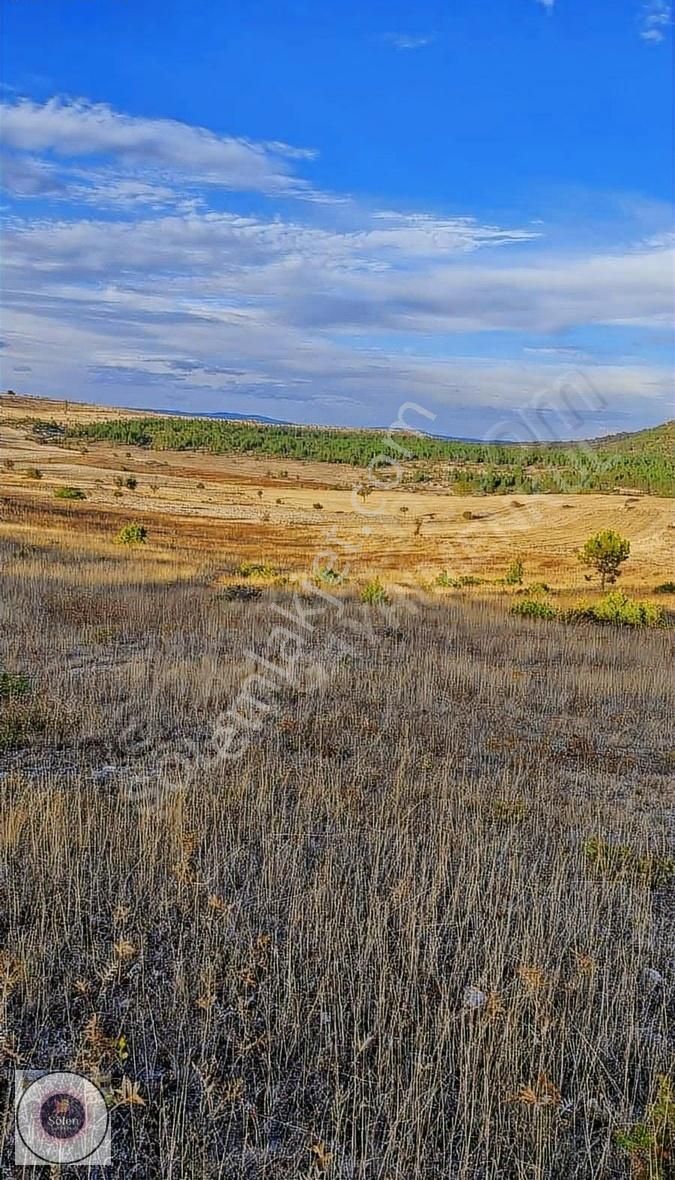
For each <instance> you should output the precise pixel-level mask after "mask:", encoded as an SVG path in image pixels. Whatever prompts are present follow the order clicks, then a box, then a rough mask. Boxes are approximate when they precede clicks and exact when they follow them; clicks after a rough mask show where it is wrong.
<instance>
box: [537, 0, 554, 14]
mask: <svg viewBox="0 0 675 1180" xmlns="http://www.w3.org/2000/svg"><path fill="white" fill-rule="evenodd" d="M537 4H541V6H542V8H545V9H546V10H547V12H553V9H554V8H555V0H537Z"/></svg>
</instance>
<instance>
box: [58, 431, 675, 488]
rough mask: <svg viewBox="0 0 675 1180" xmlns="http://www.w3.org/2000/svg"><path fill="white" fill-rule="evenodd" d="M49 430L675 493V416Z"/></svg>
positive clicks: (432, 473)
mask: <svg viewBox="0 0 675 1180" xmlns="http://www.w3.org/2000/svg"><path fill="white" fill-rule="evenodd" d="M34 430H35V431H36V432H38V433H42V434H45V433H46V432H49V433H50V434H51V437H52V438H54V436H55V435H60V436H61V437H62V438H63V439H64V441H65V440H66V439H72V440H79V441H82V442H84V441H90V442H97V441H99V442H111V443H117V444H123V445H128V446H131V445H134V446H141V447H148V448H152V449H154V450H179V451H197V450H198V451H206V452H209V453H211V454H228V453H233V452H236V453H240V454H247V455H260V456H265V457H268V458H270V459H278V460H280V459H304V460H313V461H318V462H329V463H348V464H352V465H354V466H358V467H366V466H368V465H369V464H370V463H371V462H373V461H375V460H377V457H378V456H386V457H387V459H388V460H389V461H391V460H395V461H402V462H403V463H404V464H407V473H406V479H407V480H408V481H410V482H425V481H433V482H439V481H440V482H443V483H449V484H450V485H452V486H453V487H454V489H455V490H456V491H457V492H458V493H463V494H470V493H473V492H477V493H495V492H496V493H499V492H504V493H509V492H520V493H522V494H528V493H531V492H554V491H561V492H565V493H571V492H583V491H640V492H648V493H651V494H653V495H661V496H673V495H675V454H674V445H673V444H674V443H675V422H668V423H665V424H664V425H663V426H658V427H655V428H653V429H650V430H642V431H640V432H638V433H635V434H626V435H615V436H612V437H610V438H607V439H596V440H591V441H589V442H576V443H561V444H558V445H539V444H533V445H526V444H518V443H476V442H462V441H461V440H452V439H443V438H438V437H433V436H431V435H416V434H409V433H405V432H399V431H396V432H394V433H389V434H387V433H386V432H384V431H378V430H335V429H325V428H319V427H304V426H285V425H266V424H262V423H256V422H238V421H228V420H222V419H221V420H214V419H208V418H183V417H180V418H169V417H162V418H157V417H154V418H153V417H148V418H142V417H135V418H121V419H118V420H113V421H101V422H87V423H82V424H78V425H73V426H71V427H68V426H63V425H58V424H56V423H54V424H46V423H35V424H34Z"/></svg>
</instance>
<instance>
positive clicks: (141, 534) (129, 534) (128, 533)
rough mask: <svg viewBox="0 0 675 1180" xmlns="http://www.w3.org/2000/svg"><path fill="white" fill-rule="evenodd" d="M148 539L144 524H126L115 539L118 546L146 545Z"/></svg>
mask: <svg viewBox="0 0 675 1180" xmlns="http://www.w3.org/2000/svg"><path fill="white" fill-rule="evenodd" d="M147 539H148V530H147V529H146V527H145V525H144V524H125V526H124V528H122V529H120V531H119V533H118V534H117V536H116V537H115V542H116V543H117V544H118V545H144V544H145V542H146V541H147Z"/></svg>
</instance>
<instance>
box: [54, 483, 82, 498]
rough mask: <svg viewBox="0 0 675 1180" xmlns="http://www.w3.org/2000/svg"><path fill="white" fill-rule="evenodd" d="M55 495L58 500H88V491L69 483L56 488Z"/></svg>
mask: <svg viewBox="0 0 675 1180" xmlns="http://www.w3.org/2000/svg"><path fill="white" fill-rule="evenodd" d="M54 495H55V496H56V499H57V500H86V498H87V493H86V492H84V491H83V490H82V488H73V487H70V486H69V485H68V484H62V485H61V487H59V488H54Z"/></svg>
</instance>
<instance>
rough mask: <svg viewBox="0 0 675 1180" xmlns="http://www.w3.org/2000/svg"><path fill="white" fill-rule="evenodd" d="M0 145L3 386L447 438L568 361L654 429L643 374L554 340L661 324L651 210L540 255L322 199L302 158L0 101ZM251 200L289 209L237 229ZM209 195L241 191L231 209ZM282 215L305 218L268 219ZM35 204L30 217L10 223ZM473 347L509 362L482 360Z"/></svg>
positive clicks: (659, 398) (484, 232) (68, 106)
mask: <svg viewBox="0 0 675 1180" xmlns="http://www.w3.org/2000/svg"><path fill="white" fill-rule="evenodd" d="M7 114H9V118H8V117H7ZM4 126H5V129H6V134H5V143H6V145H7V152H8V159H7V165H6V167H5V182H6V185H7V188H8V189H9V190H10V192H11V193H13V195H14V197H15V202H14V205H13V206H12V208H13V210H14V212H13V213H12V214H11V215H10V216H9V217H8V218H6V224H5V232H4V268H5V306H6V314H5V318H4V322H3V329H4V332H5V335H6V338H7V341H8V347H7V348H6V349H5V353H6V358H7V366H8V374H9V373H12V372H15V373H16V372H22V371H26V370H28V369H31V370H32V371H31V374H30V381H31V389H32V390H33V391H35V392H43V393H54V392H56V391H58V390H66V389H67V390H69V391H70V392H71V393H72V394H73V395H74V396H78V395H79V396H81V397H87V396H88V397H91V396H93V395H94V394H95V393H96V391H97V390H98V394H97V396H98V400H101V401H103V400H108V401H110V400H115V399H116V398H117V400H119V397H120V396H123V400H125V399H126V400H127V401H128V402H132V403H135V404H137V405H142V404H148V403H150V404H152V402H153V401H154V402H155V404H161V405H167V404H176V405H180V406H182V407H183V408H190V407H192V408H197V409H218V408H221V407H222V399H223V398H226V399H227V401H228V404H229V405H230V406H231V408H234V409H246V407H247V404H250V402H251V401H253V400H255V402H256V404H255V409H257V410H259V411H261V412H263V413H270V414H272V415H273V416H287V417H291V418H293V417H296V418H299V419H301V420H302V419H304V420H312V419H314V420H319V419H324V420H325V419H326V418H328V419H329V420H330V418H331V415H334V417H333V419H332V420H339V417H338V416H339V415H340V414H342V415H343V420H346V421H351V422H357V421H364V420H365V421H368V420H371V421H380V422H381V421H387V420H388V414H389V409H388V407H389V406H390V404H391V409H392V411H393V412H395V409H396V404H397V403H398V402H400V401H401V400H403V399H404V398H406V397H410V396H415V397H416V398H417V399H418V400H421V401H423V402H424V403H425V404H426V401H427V399H428V401H429V402H430V403H432V404H433V403H436V404H437V405H439V406H448V407H452V409H453V415H457V425H456V431H457V432H461V429H462V426H461V422H462V421H464V419H462V418H461V415H462V414H464V413H466V414H467V415H469V414H474V413H475V412H476V408H477V407H478V408H480V407H481V406H482V407H488V408H492V409H495V411H496V410H497V409H498V408H499V407H500V406H505V405H508V404H510V403H513V401H514V399H516V400H517V399H518V398H521V399H522V398H527V397H529V396H530V395H531V394H533V393H535V392H537V391H539V390H541V389H542V388H545V389H548V388H549V387H555V383H556V381H557V380H558V374H559V373H561V372H564V371H565V369H564V367H565V366H569V365H571V364H577V365H581V364H582V363H583V364H584V366H591V367H592V370H593V374H594V380H597V381H598V382H599V385H600V387H601V388H602V390H603V396H605V395H606V396H607V397H608V399H609V400H610V402H611V401H612V398H613V403H612V404H615V405H625V404H627V403H629V402H630V398H631V397H633V399H634V404H638V402H635V399H644V402H645V404H647V405H648V406H649V407H650V412H651V413H652V414H656V415H657V416H658V410H659V408H660V407H661V406H662V405H663V404H664V402H665V399H666V393H665V391H666V388H667V386H668V381H667V379H666V375H664V371H663V369H661V368H660V367H659V366H658V365H657V364H651V365H649V364H646V363H645V364H642V365H641V364H639V363H637V361H635V362H634V360H633V359H631V357H624V358H623V360H622V361H621V363H619V361H617V363H615V364H610V363H607V364H604V365H602V366H601V365H597V364H596V365H593V362H592V355H593V354H592V352H587V351H584V352H579V351H578V350H576V349H574V348H573V347H572V346H571V345H568V341H567V340H566V339H565V336H564V334H565V333H571V332H573V331H574V330H575V329H576V328H577V327H583V328H584V329H585V330H586V332H588V331H589V330H592V329H593V327H594V326H602V327H603V331H605V332H606V326H609V327H610V328H614V329H616V328H617V327H621V326H629V327H630V329H631V333H632V335H633V336H637V335H639V333H640V332H643V331H645V329H650V330H651V329H653V328H654V327H659V326H660V325H663V324H667V323H668V322H669V318H670V315H671V308H672V288H671V283H670V272H669V269H668V263H669V259H670V257H671V255H670V254H669V253H668V251H667V249H666V247H667V245H668V240H667V238H666V237H664V236H663V235H661V234H660V230H661V227H662V223H663V217H662V215H661V213H660V212H659V215H658V216H656V215H654V216H652V213H651V212H650V217H649V218H648V219H647V221H646V222H645V219H644V218H643V219H642V220H641V221H639V225H640V232H639V233H635V234H634V235H633V236H634V238H635V240H637V241H639V242H640V243H641V244H640V245H638V246H636V247H634V248H624V249H622V250H614V251H611V250H609V249H604V250H596V252H595V253H593V252H589V251H588V250H586V251H585V253H583V254H582V253H581V252H578V253H573V252H571V251H569V249H568V250H566V251H562V250H558V251H557V252H554V251H553V250H552V249H551V247H550V246H547V245H546V242H545V241H544V240H542V234H543V229H544V222H541V221H540V222H539V223H538V224H537V223H535V222H528V223H527V224H524V225H518V224H515V225H500V224H494V223H491V222H488V221H481V220H480V219H478V218H474V217H470V216H456V215H450V214H445V215H442V214H440V213H431V212H428V211H418V212H414V213H411V212H407V211H402V210H398V209H373V208H368V207H366V206H364V205H363V204H359V203H358V202H357V201H356V200H353V199H351V198H346V197H343V196H341V195H340V194H336V195H330V194H320V193H317V192H316V191H315V190H314V189H313V188H312V187H311V186H310V185H309V184H308V183H307V181H306V180H305V179H304V177H303V176H302V175H300V174H299V173H300V171H301V169H302V166H303V164H307V163H308V160H309V159H310V157H311V153H307V152H304V151H303V150H302V149H300V150H296V149H293V148H289V147H287V146H286V145H284V144H278V143H272V144H269V143H260V144H252V143H249V142H248V141H244V140H239V139H232V138H228V137H223V136H218V135H215V134H214V133H212V132H210V131H206V130H204V129H201V128H194V127H189V126H188V125H186V124H182V123H175V122H171V121H169V120H155V119H144V118H137V117H130V116H125V115H119V114H117V113H116V112H114V111H112V110H111V108H109V107H103V106H91V105H89V104H87V103H67V102H66V103H64V102H62V101H58V100H54V101H52V102H49V103H45V104H42V105H39V104H34V103H29V102H18V103H13V104H10V105H9V106H8V107H6V109H5V119H4ZM249 188H250V189H253V190H255V191H256V192H263V193H265V194H267V195H268V196H270V197H278V198H284V203H280V204H279V205H278V206H277V211H276V214H274V213H272V214H270V215H263V214H262V213H260V212H258V213H255V214H254V213H252V212H250V206H249V207H247V206H246V205H245V204H244V203H243V199H242V196H241V191H243V190H244V189H249ZM216 189H230V190H234V189H239V190H240V195H239V196H238V197H237V198H235V197H232V196H229V197H227V198H226V200H227V210H228V211H223V208H222V204H223V203H224V201H225V198H223V196H222V195H221V194H220V193H217V194H216ZM287 197H300V198H302V199H303V201H304V200H305V199H307V198H309V199H311V200H312V201H313V202H315V204H314V207H313V208H312V209H311V212H309V211H308V209H307V206H306V204H304V203H303V204H301V205H298V204H297V203H296V204H294V205H293V206H292V208H293V210H294V212H293V214H291V213H289V212H286V213H285V214H282V212H281V210H283V209H286V210H288V209H289V207H290V206H289V205H288V202H287V201H286V200H285V198H287ZM38 200H39V204H38V205H37V208H38V209H39V210H40V215H39V216H34V215H33V216H31V215H30V213H29V214H28V215H27V216H25V217H21V216H19V215H18V214H17V213H16V210H17V209H19V208H27V209H29V210H30V209H31V208H32V207H35V204H34V203H35V202H36V201H38ZM219 202H220V204H221V207H220V208H214V207H213V206H214V204H215V205H218V203H219ZM320 202H323V203H324V204H321V203H320ZM31 203H33V204H31ZM258 204H260V203H258ZM333 205H336V206H337V207H333ZM232 207H235V208H238V209H241V210H242V211H240V212H233V211H231V209H232ZM264 208H267V206H266V205H265V206H264ZM45 210H46V212H45ZM626 216H628V215H627V214H626ZM633 221H635V218H633ZM646 225H648V227H649V233H647V232H646V228H645V226H646ZM468 333H471V334H472V336H471V340H472V344H471V347H470V348H469V351H468V355H465V356H463V355H457V354H458V353H461V352H462V351H463V350H464V348H463V342H462V334H468ZM478 333H490V334H491V339H492V344H493V346H494V340H495V338H498V340H499V344H498V348H497V351H500V350H501V351H503V352H504V353H505V354H507V353H508V350H509V348H510V347H512V351H513V352H515V356H514V357H513V358H512V359H511V360H508V359H502V360H497V359H493V360H491V361H487V360H485V359H481V357H480V356H477V355H476V353H477V352H480V346H477V345H476V344H475V339H474V334H478ZM510 334H515V335H513V336H510ZM511 339H513V340H514V344H513V346H511V345H510V343H509V342H510V340H511ZM637 348H638V350H639V344H638V345H637ZM472 350H473V351H472ZM631 351H633V352H635V348H633V349H631ZM610 352H611V349H610ZM604 355H605V356H607V355H609V354H608V353H605V354H604ZM10 383H11V381H10ZM120 391H121V393H120ZM233 398H235V399H236V401H235V404H234V405H233V404H232V399H233ZM247 399H249V401H248V402H247ZM383 407H386V408H383ZM467 407H468V408H467ZM617 412H618V411H617ZM621 412H622V413H623V411H621ZM667 412H668V410H667V409H665V410H664V413H663V416H666V414H667ZM614 424H615V426H616V423H614ZM617 428H618V427H617ZM464 429H469V430H471V426H470V424H469V422H468V419H467V422H466V426H465V427H464Z"/></svg>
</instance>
